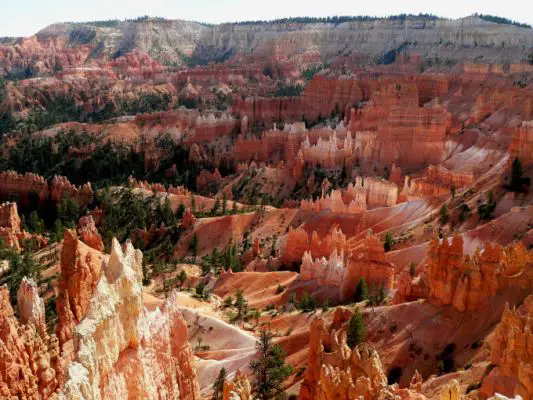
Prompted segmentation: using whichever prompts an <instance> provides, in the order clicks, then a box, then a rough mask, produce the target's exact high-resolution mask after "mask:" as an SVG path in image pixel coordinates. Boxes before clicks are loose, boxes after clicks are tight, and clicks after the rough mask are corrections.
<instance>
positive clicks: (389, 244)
mask: <svg viewBox="0 0 533 400" xmlns="http://www.w3.org/2000/svg"><path fill="white" fill-rule="evenodd" d="M395 244H396V242H395V240H394V237H393V236H392V233H390V232H387V233H386V234H385V242H384V243H383V248H384V249H385V252H388V251H391V250H392V248H393V246H394V245H395Z"/></svg>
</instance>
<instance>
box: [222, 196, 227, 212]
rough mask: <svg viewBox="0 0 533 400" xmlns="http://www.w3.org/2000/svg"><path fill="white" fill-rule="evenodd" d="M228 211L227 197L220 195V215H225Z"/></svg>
mask: <svg viewBox="0 0 533 400" xmlns="http://www.w3.org/2000/svg"><path fill="white" fill-rule="evenodd" d="M227 209H228V196H226V193H222V214H224V215H225V214H226V211H227Z"/></svg>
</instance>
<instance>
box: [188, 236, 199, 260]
mask: <svg viewBox="0 0 533 400" xmlns="http://www.w3.org/2000/svg"><path fill="white" fill-rule="evenodd" d="M190 250H191V251H192V255H193V256H194V257H196V255H197V254H198V236H196V234H194V235H193V237H192V239H191V246H190Z"/></svg>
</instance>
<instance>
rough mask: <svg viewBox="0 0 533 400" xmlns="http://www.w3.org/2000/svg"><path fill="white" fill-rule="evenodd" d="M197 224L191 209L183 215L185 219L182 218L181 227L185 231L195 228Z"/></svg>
mask: <svg viewBox="0 0 533 400" xmlns="http://www.w3.org/2000/svg"><path fill="white" fill-rule="evenodd" d="M195 223H196V217H195V216H194V214H193V213H192V211H191V209H190V208H187V209H186V210H185V212H184V213H183V217H182V218H181V225H180V226H181V227H182V228H183V229H189V228H190V227H191V226H193V225H194V224H195Z"/></svg>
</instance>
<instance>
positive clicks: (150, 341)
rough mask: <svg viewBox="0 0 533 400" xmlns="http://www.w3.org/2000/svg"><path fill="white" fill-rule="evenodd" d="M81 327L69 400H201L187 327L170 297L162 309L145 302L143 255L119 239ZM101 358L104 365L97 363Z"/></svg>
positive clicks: (67, 390)
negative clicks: (113, 399) (109, 396)
mask: <svg viewBox="0 0 533 400" xmlns="http://www.w3.org/2000/svg"><path fill="white" fill-rule="evenodd" d="M102 272H103V273H102V276H101V278H100V280H99V282H98V285H97V286H96V288H95V290H94V293H93V295H92V298H91V301H90V302H89V303H88V306H87V310H86V315H85V317H84V318H83V320H82V321H81V323H80V324H79V325H78V326H76V327H75V336H74V337H75V341H74V345H75V358H74V362H73V363H72V364H71V365H70V366H69V368H68V378H67V381H66V383H65V386H64V389H63V392H64V395H65V397H66V398H67V399H77V398H86V399H89V398H90V399H101V398H103V396H104V394H109V393H113V396H115V397H117V398H154V399H157V398H169V399H181V400H199V399H200V398H201V397H200V393H199V387H198V382H197V381H196V373H195V369H194V365H193V363H192V351H191V348H190V345H189V342H188V334H187V325H186V324H185V321H184V320H183V317H182V315H181V312H180V311H179V309H178V306H177V301H176V299H175V298H174V296H170V297H169V299H168V300H167V302H166V303H165V305H164V307H163V308H162V309H160V308H157V309H155V310H154V311H148V310H147V309H145V308H143V304H142V282H141V281H142V253H141V252H140V251H139V250H135V249H134V248H133V246H132V245H131V243H128V244H126V248H125V251H124V252H123V251H122V249H121V247H120V244H119V243H118V242H117V241H116V240H113V243H112V250H111V255H110V257H109V260H108V261H107V262H105V263H104V266H103V267H102ZM97 360H98V362H97Z"/></svg>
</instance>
